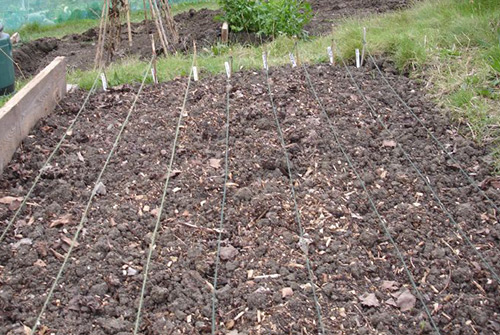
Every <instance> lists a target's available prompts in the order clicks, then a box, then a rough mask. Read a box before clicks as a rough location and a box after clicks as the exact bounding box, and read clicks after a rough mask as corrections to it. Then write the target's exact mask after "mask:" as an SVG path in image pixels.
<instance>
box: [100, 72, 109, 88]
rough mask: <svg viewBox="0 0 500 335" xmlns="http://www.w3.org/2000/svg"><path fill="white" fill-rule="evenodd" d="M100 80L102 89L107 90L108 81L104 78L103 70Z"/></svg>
mask: <svg viewBox="0 0 500 335" xmlns="http://www.w3.org/2000/svg"><path fill="white" fill-rule="evenodd" d="M101 82H102V89H103V90H104V91H107V90H108V81H107V79H106V75H105V74H104V72H102V73H101Z"/></svg>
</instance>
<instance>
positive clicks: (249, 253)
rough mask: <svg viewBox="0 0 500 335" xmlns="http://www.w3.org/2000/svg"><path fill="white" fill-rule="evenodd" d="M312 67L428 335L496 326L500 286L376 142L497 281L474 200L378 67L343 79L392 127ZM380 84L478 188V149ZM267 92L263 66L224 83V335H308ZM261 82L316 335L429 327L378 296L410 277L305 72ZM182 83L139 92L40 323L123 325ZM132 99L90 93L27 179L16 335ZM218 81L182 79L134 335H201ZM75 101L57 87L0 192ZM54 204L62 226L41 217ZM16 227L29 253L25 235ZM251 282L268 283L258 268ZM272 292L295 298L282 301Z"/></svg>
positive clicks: (492, 233)
mask: <svg viewBox="0 0 500 335" xmlns="http://www.w3.org/2000/svg"><path fill="white" fill-rule="evenodd" d="M388 70H389V71H390V69H388ZM309 71H310V73H311V76H312V78H313V81H314V82H315V84H316V85H317V90H318V93H319V96H320V97H321V99H322V100H323V102H324V104H325V106H326V107H327V109H328V112H329V113H330V115H331V117H332V118H333V122H334V125H335V127H336V130H337V131H338V132H339V134H340V138H341V141H342V143H343V145H344V146H345V147H346V150H347V152H348V153H349V155H351V157H352V159H353V161H354V164H355V166H356V168H357V169H359V171H360V173H361V176H362V178H363V180H364V182H365V183H366V184H367V187H368V188H369V191H370V193H371V195H372V196H373V198H374V201H375V204H376V206H377V208H378V210H379V211H380V212H381V215H382V216H383V218H384V219H385V220H386V221H387V225H388V226H389V230H390V232H391V233H392V236H393V238H394V240H395V242H396V243H397V245H398V246H399V248H400V250H401V251H402V253H403V255H404V257H405V259H406V260H407V262H408V265H409V267H410V271H411V272H412V273H413V275H414V276H415V280H416V282H417V285H418V287H419V289H420V291H421V292H422V294H423V296H424V299H425V300H426V302H427V306H428V307H429V308H430V310H431V311H432V314H433V317H434V320H435V321H436V323H437V325H438V326H439V328H440V330H441V332H442V333H443V334H457V335H458V334H500V322H499V315H498V313H499V308H498V306H500V298H499V297H500V295H499V293H500V292H499V286H498V283H497V282H496V281H495V280H493V279H492V276H491V274H490V273H489V272H488V271H487V270H486V269H485V268H484V267H483V266H482V264H481V261H480V260H479V259H477V257H476V256H475V254H474V253H473V252H472V250H471V248H470V247H469V246H468V245H467V244H465V243H464V241H463V240H462V239H461V238H460V237H459V236H458V235H457V232H456V228H455V227H454V226H453V225H452V224H450V222H448V219H447V218H446V216H445V215H444V214H443V213H442V211H441V210H440V209H439V207H438V205H437V204H436V202H435V201H434V199H433V198H432V196H431V194H430V192H429V191H428V190H427V189H426V187H425V184H424V183H423V182H422V181H421V180H420V179H419V178H418V176H417V174H416V173H415V172H414V170H413V169H412V168H411V167H410V165H409V164H408V162H407V161H406V160H405V159H404V157H403V155H402V153H401V152H400V151H399V150H398V149H396V148H393V147H392V145H387V143H388V142H385V144H384V141H387V140H394V141H397V142H398V143H401V144H402V145H403V146H404V148H405V149H406V150H408V151H409V152H410V153H411V155H412V157H414V159H415V161H416V162H417V165H418V167H419V168H420V169H422V171H423V172H424V173H425V174H426V175H427V176H428V178H429V180H430V182H431V183H432V184H433V185H434V186H435V187H436V189H437V192H438V194H439V196H440V197H441V199H442V200H443V202H444V204H445V205H446V206H447V208H448V209H449V210H450V211H451V213H452V214H453V216H454V217H455V219H456V220H457V221H458V223H459V224H460V225H461V227H462V228H463V229H464V230H465V231H466V232H467V234H468V235H469V236H470V238H471V239H472V240H473V241H474V243H475V244H476V246H477V247H478V248H479V249H480V251H481V252H482V253H483V255H484V256H485V258H486V259H487V260H488V261H489V262H491V264H492V265H493V267H494V268H495V270H496V271H497V272H499V271H500V257H499V255H500V253H499V250H498V245H499V242H500V229H499V225H498V221H497V218H495V217H494V215H493V214H492V213H491V210H490V209H489V207H488V206H487V205H486V203H485V202H484V200H483V199H482V197H481V196H480V195H478V194H477V193H476V191H475V190H474V188H473V187H471V186H469V185H468V184H467V183H466V181H465V179H464V178H463V176H462V175H460V174H459V173H458V171H457V170H456V168H455V167H454V166H453V164H450V163H449V161H448V160H447V157H446V156H444V155H443V154H442V153H441V152H440V151H439V150H438V149H437V148H436V146H435V145H434V144H433V142H431V141H430V140H429V138H428V136H427V134H426V132H425V131H424V129H422V128H420V127H419V126H418V124H417V123H416V122H415V121H414V120H413V119H412V118H411V117H410V116H409V115H408V113H407V112H406V111H404V109H403V108H402V106H401V105H400V104H399V103H398V101H397V100H396V99H395V98H394V97H392V96H391V95H390V94H389V91H388V90H386V89H385V87H384V85H383V83H382V81H381V80H380V79H379V78H378V77H377V75H376V74H375V73H374V72H373V71H370V70H368V69H366V70H359V71H355V76H356V79H357V80H358V81H359V82H360V83H361V84H362V87H363V89H364V91H365V92H366V93H367V96H368V99H369V101H370V102H372V103H373V104H374V105H375V106H376V108H377V110H378V111H379V112H380V113H381V114H382V117H383V118H384V120H385V122H387V124H388V125H389V126H390V128H391V130H392V131H393V132H394V133H395V134H396V138H391V137H390V136H389V134H387V133H386V132H385V131H383V130H381V129H380V128H379V126H378V124H377V123H376V122H375V121H374V119H373V118H372V117H371V115H370V113H369V110H368V109H367V107H366V106H365V105H364V104H363V100H362V98H361V97H360V96H359V95H358V94H357V92H356V90H355V89H354V88H353V86H352V84H351V83H350V82H349V80H348V79H347V77H346V74H345V72H344V70H343V69H342V68H336V67H330V66H327V65H317V66H312V67H309ZM387 75H388V76H389V80H390V81H391V82H392V83H393V84H394V85H395V86H396V88H397V90H398V91H399V92H401V94H402V95H403V98H404V100H405V101H407V102H408V104H409V105H410V106H412V107H413V108H414V111H415V112H416V113H417V114H418V115H419V116H420V117H421V118H423V119H424V122H425V124H426V125H427V126H428V127H430V128H431V129H432V130H433V131H434V132H435V134H436V136H437V137H438V138H439V139H440V140H441V141H443V143H445V145H446V146H447V147H449V148H450V150H451V151H453V153H454V156H455V158H456V159H457V160H458V161H459V162H460V163H461V164H463V166H464V168H465V169H466V170H467V171H468V172H469V173H471V174H473V175H474V179H475V180H477V181H478V182H480V181H482V180H484V179H486V178H487V177H488V176H489V173H490V171H489V168H488V165H487V164H486V163H485V162H484V160H485V158H486V152H487V151H486V150H485V149H483V148H480V147H477V146H476V145H474V144H473V143H471V142H470V141H468V140H466V139H464V138H462V137H461V136H460V135H459V134H458V131H457V129H456V128H455V127H453V126H452V125H450V122H449V120H448V119H447V118H446V117H444V116H443V115H442V113H441V112H440V111H439V110H437V109H436V108H435V107H434V106H433V105H432V104H431V103H429V102H428V101H427V100H426V99H425V98H424V97H423V96H422V94H421V93H420V90H419V87H418V86H417V85H416V84H415V83H413V82H410V81H408V80H407V79H406V78H403V77H398V76H395V75H393V74H392V73H389V72H388V73H387ZM265 83H266V81H265V76H264V75H263V74H262V73H256V72H244V73H236V74H235V75H234V78H233V80H232V84H231V85H232V86H231V125H230V141H229V145H230V148H231V149H230V163H229V170H230V173H231V175H230V182H231V184H230V187H229V190H228V200H227V206H226V215H227V220H226V221H225V226H224V234H223V242H222V246H224V247H227V246H232V247H234V248H235V249H236V250H237V251H238V253H237V254H235V255H231V257H229V259H227V260H223V261H222V263H221V269H220V272H219V286H218V287H217V297H218V299H219V303H218V308H217V321H218V329H219V334H228V333H229V328H231V329H232V330H233V332H231V333H230V334H233V335H234V334H317V333H318V330H317V321H316V316H315V311H314V304H313V300H312V294H311V287H310V286H309V285H308V282H309V280H308V276H307V272H306V270H305V259H304V254H303V252H302V251H301V248H300V247H299V245H298V241H299V234H298V230H297V225H296V223H295V221H294V211H293V202H292V198H291V196H290V190H289V184H288V182H289V181H288V175H287V173H286V165H285V163H284V156H283V152H282V150H281V147H280V145H279V140H278V137H277V131H276V126H275V123H274V120H273V116H272V111H271V106H270V102H269V97H268V95H267V89H266V84H265ZM271 85H272V90H273V94H274V98H275V102H276V106H277V108H278V115H279V119H280V122H281V125H282V127H283V131H284V136H285V142H286V145H287V150H288V151H289V153H290V157H291V162H292V166H293V167H292V172H293V177H294V179H295V186H296V191H297V199H298V206H299V209H300V213H301V217H302V221H303V225H304V227H305V230H306V233H307V235H308V236H309V238H310V239H311V240H312V243H311V244H310V245H309V249H308V250H309V257H310V259H311V265H312V270H313V273H314V283H315V285H317V293H318V296H319V303H320V304H321V310H322V316H323V322H324V324H325V328H326V330H327V332H326V333H327V334H411V335H414V334H429V333H431V331H430V327H429V321H428V319H427V317H426V315H425V313H424V312H423V308H422V305H421V303H420V302H419V301H417V303H416V305H415V306H414V308H412V309H411V310H409V311H405V312H402V311H401V310H400V309H399V308H397V307H394V306H392V305H391V304H390V300H389V299H390V298H392V296H391V294H395V293H397V292H401V291H402V290H404V288H410V284H409V280H408V278H407V277H406V275H405V273H404V271H403V269H402V266H401V264H400V262H399V259H398V258H397V256H396V254H395V251H394V248H393V246H392V245H391V243H390V242H389V241H388V239H387V237H386V236H385V235H384V233H383V231H382V230H381V228H380V225H379V221H378V220H377V218H376V216H375V215H374V214H373V213H372V211H371V208H370V206H369V203H368V201H367V197H366V195H365V194H364V193H363V191H362V188H361V185H360V183H359V182H358V181H357V180H356V178H355V176H354V174H353V172H352V170H351V169H350V168H349V167H348V165H347V164H346V161H345V160H344V158H343V156H342V154H341V152H340V150H339V148H338V147H337V145H336V144H335V142H334V140H333V137H332V133H331V131H330V130H329V128H328V127H327V126H326V123H325V120H324V118H323V117H322V115H321V112H320V110H319V108H318V105H317V103H316V101H315V100H314V98H313V96H312V95H311V93H310V91H309V89H308V86H307V84H306V82H305V78H304V75H303V73H302V72H301V71H300V70H290V69H288V68H277V69H272V70H271ZM185 87H186V79H179V80H175V81H173V82H169V83H165V84H161V85H158V86H156V87H147V88H146V89H145V92H144V94H143V95H142V96H141V97H140V99H139V103H138V105H137V110H136V111H134V113H133V114H132V117H131V121H130V124H129V125H128V127H127V128H126V132H125V133H124V136H123V139H122V140H121V141H120V143H119V147H118V149H117V151H116V153H115V155H114V156H113V158H112V160H111V163H110V165H109V167H108V169H107V171H106V172H105V173H104V175H103V183H104V184H105V186H106V190H107V193H106V195H103V196H99V197H97V198H96V199H95V200H94V202H93V205H92V209H91V212H90V215H89V220H88V222H86V224H85V228H84V230H83V231H82V235H81V236H80V239H79V241H78V242H79V246H78V247H77V248H76V249H75V250H74V253H73V255H72V257H71V261H70V263H69V266H68V267H67V269H66V271H65V272H64V275H63V277H62V279H61V281H60V285H59V286H58V288H57V289H56V291H55V295H54V298H53V299H52V300H51V302H50V304H49V307H48V310H47V312H46V314H45V315H44V317H43V318H42V325H41V326H42V327H43V326H45V327H47V328H48V329H47V332H46V333H55V334H130V333H131V330H132V327H133V322H134V320H135V315H136V311H137V307H138V297H139V294H140V286H141V283H142V278H143V272H142V269H143V267H144V262H145V259H146V253H147V251H148V246H149V242H150V239H151V232H152V231H153V227H154V222H155V211H156V208H157V207H158V206H159V203H160V195H161V191H162V186H163V182H164V178H165V173H166V167H167V165H168V159H169V156H170V151H171V146H172V142H173V137H174V130H175V125H176V121H177V117H178V113H179V111H180V106H181V103H182V101H181V97H182V96H183V92H184V90H185ZM136 90H137V87H132V88H131V87H124V88H122V89H121V90H117V91H112V92H109V93H99V94H96V95H94V96H92V98H91V99H90V102H89V108H88V109H87V110H86V111H85V112H84V114H83V115H82V117H81V119H80V120H79V121H78V122H77V125H76V129H75V130H74V131H73V133H72V135H71V136H70V137H69V140H68V141H67V142H66V143H64V145H63V147H62V150H61V151H60V153H59V154H58V155H57V156H56V157H55V159H54V161H53V162H52V164H51V167H50V168H49V169H47V170H46V171H45V173H44V175H43V178H42V179H41V182H40V184H39V186H37V187H36V188H35V192H34V196H33V197H32V199H30V201H29V203H30V205H29V206H28V208H27V210H26V211H24V212H23V215H22V216H21V217H20V219H19V220H18V221H17V222H16V223H15V227H13V229H11V231H10V232H9V234H8V236H7V239H6V241H4V242H3V243H2V244H1V245H0V312H1V313H0V333H2V334H9V335H11V334H20V333H23V328H22V325H23V324H25V325H28V326H31V325H32V324H33V322H34V320H35V317H36V315H37V313H38V312H39V311H40V308H41V306H42V304H43V301H44V299H45V298H46V293H47V291H48V288H49V287H50V285H51V284H52V282H53V279H54V276H55V275H56V273H57V270H58V268H59V267H60V265H61V260H60V259H59V258H58V256H57V255H58V254H64V253H65V251H66V250H67V247H68V246H67V244H66V243H65V242H64V240H63V239H64V238H65V237H72V235H73V233H74V231H75V229H76V225H77V223H78V222H79V220H80V217H81V214H82V210H83V207H84V206H85V203H86V201H87V199H88V197H89V195H90V191H91V190H92V188H93V187H94V182H95V180H96V178H97V175H98V173H99V171H100V169H101V168H102V165H103V162H104V160H105V157H106V156H107V154H108V152H109V150H110V149H111V147H112V144H113V141H114V138H115V136H116V134H117V132H118V127H119V126H120V124H121V122H123V120H124V118H125V115H126V113H127V111H128V109H129V107H130V105H131V101H132V99H133V95H134V94H135V92H136ZM225 90H226V81H225V78H224V77H222V76H218V77H214V78H209V79H205V80H203V81H201V82H198V83H194V85H193V87H192V90H191V92H190V93H189V100H188V107H187V116H186V118H185V122H184V125H183V128H182V129H181V135H180V142H179V147H178V151H177V155H176V157H175V161H174V169H175V170H176V171H177V172H176V173H175V177H174V178H173V179H172V180H171V184H170V187H169V190H168V196H167V199H166V200H167V201H166V207H165V216H164V218H162V221H161V223H162V226H161V230H160V232H159V236H158V239H157V247H156V250H155V252H154V254H153V263H152V267H151V269H150V273H149V281H148V285H147V293H146V299H145V307H144V313H143V316H144V318H143V321H142V328H141V331H142V334H209V333H210V308H211V300H210V299H211V289H210V284H208V283H212V282H213V275H214V267H215V266H214V261H215V252H216V241H217V234H214V232H213V231H212V230H211V229H213V228H217V227H218V224H219V215H220V206H221V197H222V192H221V190H222V184H223V176H224V171H223V168H222V166H223V156H224V150H225V146H224V141H225V137H224V134H225V129H224V119H225V115H224V113H225ZM82 99H83V93H82V92H80V93H76V94H74V95H71V96H69V97H68V98H67V99H66V100H65V101H63V103H62V107H63V110H57V111H56V112H55V113H54V114H53V115H51V116H49V117H48V118H46V119H44V120H43V121H41V122H40V123H39V125H38V126H37V127H36V129H35V130H34V131H33V132H32V134H31V136H30V137H28V138H27V139H26V140H25V141H24V144H23V146H22V147H21V148H20V149H19V150H18V152H17V153H16V155H15V157H14V159H13V161H12V162H11V164H10V165H9V166H8V168H7V169H6V171H5V172H4V174H3V175H2V177H1V179H0V198H2V197H4V196H23V195H24V194H26V192H27V189H28V188H29V187H30V185H31V183H32V181H33V179H34V177H35V175H36V173H37V171H38V169H39V168H40V167H41V166H42V164H43V162H44V160H45V159H46V158H47V156H48V154H49V152H50V151H51V150H52V148H53V146H54V145H55V143H56V142H57V140H58V139H59V137H60V136H61V134H62V133H63V132H64V131H65V128H66V127H67V126H68V124H69V122H70V121H71V120H72V118H73V117H74V115H75V113H76V111H77V110H78V106H79V105H80V104H81V102H82ZM218 163H220V166H219V164H218ZM493 185H495V183H490V184H488V186H487V188H486V192H487V193H488V195H489V196H490V197H491V198H492V199H494V201H496V203H497V204H498V203H500V194H499V190H498V189H495V188H494V187H493ZM496 185H497V184H496ZM13 210H15V204H14V205H11V206H10V208H9V205H0V220H1V221H0V222H1V223H0V225H1V226H0V227H5V224H6V222H7V221H8V220H9V219H10V218H11V217H12V215H13ZM67 215H70V219H69V222H66V223H65V224H63V225H60V226H53V227H51V224H53V223H54V221H55V220H57V219H60V218H63V217H65V216H67ZM186 224H190V225H194V226H197V227H199V229H196V228H191V227H188V226H186ZM2 231H3V228H2ZM22 238H25V239H29V240H23V241H25V242H31V244H21V245H20V243H18V242H19V241H21V239H22ZM16 243H17V244H16ZM262 275H277V276H275V277H272V278H261V279H259V277H258V276H262ZM384 281H394V282H395V283H394V284H391V285H385V284H384ZM284 288H291V289H292V290H293V294H292V295H291V296H287V297H283V296H282V290H283V289H284ZM369 293H374V294H375V297H376V298H377V299H378V301H379V303H380V306H377V307H369V306H366V305H363V304H362V303H361V302H362V300H361V297H363V296H364V295H366V294H369ZM394 300H396V299H394ZM238 315H239V316H240V317H239V318H238V319H237V320H236V321H235V322H234V323H233V321H231V320H234V319H235V318H236V317H237V316H238ZM234 330H237V331H236V332H235V331H234Z"/></svg>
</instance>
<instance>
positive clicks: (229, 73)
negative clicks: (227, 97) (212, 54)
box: [224, 62, 231, 78]
mask: <svg viewBox="0 0 500 335" xmlns="http://www.w3.org/2000/svg"><path fill="white" fill-rule="evenodd" d="M224 66H225V67H226V74H227V77H228V78H231V67H230V66H229V62H225V63H224Z"/></svg>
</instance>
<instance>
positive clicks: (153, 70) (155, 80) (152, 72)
mask: <svg viewBox="0 0 500 335" xmlns="http://www.w3.org/2000/svg"><path fill="white" fill-rule="evenodd" d="M151 75H152V76H153V82H154V83H155V84H158V77H157V76H156V71H155V68H154V67H152V68H151Z"/></svg>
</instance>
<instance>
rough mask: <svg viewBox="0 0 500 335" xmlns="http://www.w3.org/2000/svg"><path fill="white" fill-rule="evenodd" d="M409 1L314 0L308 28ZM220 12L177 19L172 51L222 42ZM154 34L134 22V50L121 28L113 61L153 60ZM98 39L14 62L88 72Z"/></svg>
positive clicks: (55, 43)
mask: <svg viewBox="0 0 500 335" xmlns="http://www.w3.org/2000/svg"><path fill="white" fill-rule="evenodd" d="M408 2H409V1H408V0H389V1H383V0H371V1H361V0H357V1H344V0H334V1H330V0H314V1H311V4H312V8H313V12H314V18H313V20H312V21H311V23H310V24H309V25H308V26H307V27H306V30H307V31H308V33H309V34H310V35H321V34H324V33H328V32H330V31H331V28H332V24H333V23H334V22H338V21H339V20H340V19H342V18H343V17H347V16H352V15H357V14H359V15H365V14H367V13H375V12H383V11H388V10H394V9H398V8H401V7H403V6H405V5H407V3H408ZM220 14H221V12H220V11H214V10H209V9H202V10H200V11H195V10H191V11H188V12H185V13H181V14H178V15H176V16H175V21H176V22H177V26H178V30H179V36H180V39H179V41H178V42H177V43H173V45H172V48H171V50H169V52H175V51H179V52H185V51H187V50H190V49H191V47H192V44H193V40H195V41H196V43H197V46H198V47H199V48H200V49H203V48H205V47H210V46H212V45H214V44H217V42H218V41H219V40H220V27H221V23H220V22H217V21H216V16H217V15H220ZM154 31H155V27H154V24H153V23H152V22H149V23H148V24H144V22H143V23H134V24H133V25H132V33H133V35H132V36H133V41H134V44H133V46H132V47H129V45H128V35H127V29H126V26H125V25H123V27H122V43H121V46H120V48H119V51H118V53H117V54H116V55H115V57H114V59H113V60H120V59H124V58H126V57H129V56H139V57H141V58H143V59H149V58H150V57H151V37H150V34H151V33H153V32H154ZM230 37H231V42H232V43H241V44H258V43H260V42H261V39H260V38H259V37H257V36H256V35H255V34H249V33H246V32H240V33H236V34H230ZM97 39H98V30H97V28H94V29H90V30H88V31H86V32H85V33H83V34H76V35H68V36H66V37H64V38H62V39H57V38H42V39H38V40H36V41H33V42H29V43H26V44H23V45H21V46H20V47H18V48H15V49H14V54H13V56H14V60H15V61H16V63H17V64H18V65H19V68H20V70H19V68H16V72H17V75H18V76H22V74H21V73H20V71H22V73H23V74H24V75H25V76H32V75H35V74H37V73H38V72H39V71H40V70H41V69H43V68H44V67H45V66H46V65H47V64H49V63H50V62H51V61H52V60H53V59H54V57H56V56H65V57H67V61H68V67H69V69H71V70H74V69H82V70H87V69H90V68H92V67H93V65H94V58H95V49H96V46H95V45H96V43H97Z"/></svg>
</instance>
